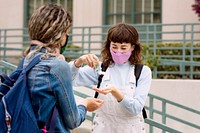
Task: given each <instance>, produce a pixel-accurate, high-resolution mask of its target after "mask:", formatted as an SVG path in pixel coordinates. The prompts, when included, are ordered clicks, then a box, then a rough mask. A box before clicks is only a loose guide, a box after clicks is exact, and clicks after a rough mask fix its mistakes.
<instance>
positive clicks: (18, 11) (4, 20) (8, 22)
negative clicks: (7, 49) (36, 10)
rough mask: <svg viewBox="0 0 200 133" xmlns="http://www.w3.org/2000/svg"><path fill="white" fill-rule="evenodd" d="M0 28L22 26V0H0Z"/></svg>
mask: <svg viewBox="0 0 200 133" xmlns="http://www.w3.org/2000/svg"><path fill="white" fill-rule="evenodd" d="M0 3H1V4H0V16H1V18H0V29H5V28H8V29H11V28H22V27H23V9H24V7H23V0H0Z"/></svg>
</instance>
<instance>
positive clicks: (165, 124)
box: [0, 61, 200, 133]
mask: <svg viewBox="0 0 200 133" xmlns="http://www.w3.org/2000/svg"><path fill="white" fill-rule="evenodd" d="M15 69H16V66H15V65H13V64H10V63H7V62H5V61H0V72H5V73H7V74H10V73H11V72H12V71H14V70H15ZM85 89H87V90H85ZM88 91H92V90H91V89H90V87H83V89H80V88H79V89H74V94H75V95H76V96H77V97H79V98H86V97H91V96H93V95H91V93H88ZM92 94H94V93H92ZM148 98H149V102H148V105H147V106H145V108H146V109H147V111H148V118H147V119H145V123H147V124H148V125H149V133H154V132H157V131H155V129H159V130H161V131H162V132H163V133H165V132H170V133H181V132H183V131H180V129H177V128H176V125H177V124H182V126H187V127H188V128H191V130H192V129H195V131H197V132H199V131H200V126H199V124H196V123H194V122H193V121H192V120H191V121H190V120H188V119H184V118H180V117H181V116H178V115H177V114H178V113H176V112H170V111H169V110H170V109H171V108H174V109H175V110H176V111H177V112H178V110H180V109H181V110H182V111H183V112H189V113H190V114H189V115H191V117H195V118H200V111H198V110H195V109H192V108H189V107H187V106H184V105H181V104H179V103H176V102H173V101H170V100H167V99H164V98H161V97H158V96H155V95H153V94H149V95H148ZM157 103H160V104H159V106H158V105H157ZM186 114H187V113H186ZM158 115H159V116H161V117H159V118H157V116H158ZM93 116H94V113H92V114H87V116H86V119H87V120H89V121H92V120H93ZM172 121H173V123H174V124H170V123H171V122H172Z"/></svg>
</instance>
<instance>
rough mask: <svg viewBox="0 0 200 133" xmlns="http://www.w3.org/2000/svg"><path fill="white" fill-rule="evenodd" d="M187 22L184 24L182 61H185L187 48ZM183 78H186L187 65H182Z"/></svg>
mask: <svg viewBox="0 0 200 133" xmlns="http://www.w3.org/2000/svg"><path fill="white" fill-rule="evenodd" d="M186 34H187V33H186V24H183V49H182V52H183V53H182V61H185V50H186ZM181 73H182V78H184V79H185V78H186V75H185V65H183V66H182V72H181Z"/></svg>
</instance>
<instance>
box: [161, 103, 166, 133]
mask: <svg viewBox="0 0 200 133" xmlns="http://www.w3.org/2000/svg"><path fill="white" fill-rule="evenodd" d="M162 123H163V124H166V101H162ZM162 133H165V131H162Z"/></svg>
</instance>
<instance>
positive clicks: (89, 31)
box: [88, 27, 91, 53]
mask: <svg viewBox="0 0 200 133" xmlns="http://www.w3.org/2000/svg"><path fill="white" fill-rule="evenodd" d="M90 52H91V27H89V28H88V53H90Z"/></svg>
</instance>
